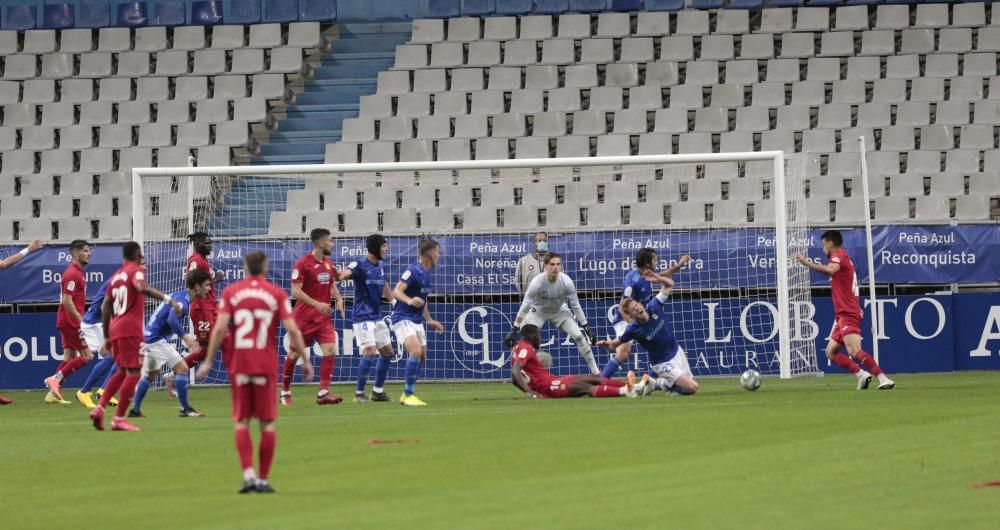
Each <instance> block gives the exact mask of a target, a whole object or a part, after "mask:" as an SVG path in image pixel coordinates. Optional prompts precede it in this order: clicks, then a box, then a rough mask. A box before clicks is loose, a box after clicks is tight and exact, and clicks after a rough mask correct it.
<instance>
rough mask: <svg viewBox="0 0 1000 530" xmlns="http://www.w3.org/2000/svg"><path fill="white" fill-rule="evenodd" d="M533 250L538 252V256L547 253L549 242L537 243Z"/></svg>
mask: <svg viewBox="0 0 1000 530" xmlns="http://www.w3.org/2000/svg"><path fill="white" fill-rule="evenodd" d="M535 250H536V251H538V253H539V254H544V253H546V252H548V251H549V242H548V241H539V242H538V243H535Z"/></svg>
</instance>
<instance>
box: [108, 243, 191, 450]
mask: <svg viewBox="0 0 1000 530" xmlns="http://www.w3.org/2000/svg"><path fill="white" fill-rule="evenodd" d="M122 257H123V258H124V260H125V262H124V263H123V264H122V266H121V268H119V269H118V270H117V271H115V273H114V275H112V276H111V280H110V282H109V283H108V292H107V294H106V295H105V296H104V304H103V305H102V306H101V320H102V323H103V325H104V347H103V348H102V349H101V353H102V354H107V353H108V351H109V350H110V351H111V353H112V355H114V356H115V364H117V365H118V368H119V370H118V372H116V373H115V375H114V376H112V377H111V380H110V381H108V383H107V387H106V388H105V392H104V394H102V395H101V403H100V405H98V407H97V408H95V409H93V410H91V411H90V420H91V421H92V422H93V423H94V428H96V429H97V430H99V431H103V430H104V407H106V406H107V405H108V402H109V401H111V398H112V397H113V396H114V395H115V394H116V393H117V392H118V390H119V389H121V395H120V396H119V397H118V409H117V411H116V412H115V416H114V418H112V419H111V430H112V431H138V430H140V429H139V428H138V427H136V426H134V425H132V424H131V423H129V422H128V420H127V419H125V415H126V414H127V413H128V406H129V402H130V401H132V396H133V395H134V394H135V385H136V384H137V383H138V382H139V377H140V374H139V369H140V368H141V367H142V355H141V354H140V353H139V346H140V344H142V339H143V335H144V333H145V315H144V311H145V305H146V297H147V296H149V297H151V298H155V299H157V300H162V301H164V302H166V303H168V304H170V306H171V307H173V308H174V311H175V312H176V313H177V315H178V316H180V315H181V314H182V312H183V310H184V307H183V306H182V305H181V304H180V302H178V301H176V300H173V299H171V298H170V296H168V295H165V294H163V293H161V292H160V291H158V290H156V289H154V288H152V287H151V286H149V284H147V283H146V268H145V267H143V264H144V263H145V257H144V256H143V255H142V247H141V246H140V245H139V243H136V242H135V241H129V242H127V243H125V244H124V245H122Z"/></svg>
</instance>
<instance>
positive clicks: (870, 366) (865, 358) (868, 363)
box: [841, 350, 882, 377]
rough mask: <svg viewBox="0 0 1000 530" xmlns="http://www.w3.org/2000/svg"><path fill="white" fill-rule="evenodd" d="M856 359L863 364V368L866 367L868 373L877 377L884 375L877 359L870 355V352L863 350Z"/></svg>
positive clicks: (855, 355) (857, 354)
mask: <svg viewBox="0 0 1000 530" xmlns="http://www.w3.org/2000/svg"><path fill="white" fill-rule="evenodd" d="M841 355H843V354H841ZM854 359H855V360H857V361H858V362H859V363H861V366H864V367H865V370H868V372H869V373H870V374H872V375H874V376H875V377H878V376H880V375H882V369H881V368H879V366H878V363H877V362H875V358H874V357H872V356H871V355H868V352H866V351H865V350H861V351H859V352H858V353H856V354H854Z"/></svg>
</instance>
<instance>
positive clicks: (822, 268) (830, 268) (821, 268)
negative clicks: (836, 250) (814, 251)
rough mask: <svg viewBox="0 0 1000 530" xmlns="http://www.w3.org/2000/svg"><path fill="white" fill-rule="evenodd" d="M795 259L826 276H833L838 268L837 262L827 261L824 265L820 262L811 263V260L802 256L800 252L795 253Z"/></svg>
mask: <svg viewBox="0 0 1000 530" xmlns="http://www.w3.org/2000/svg"><path fill="white" fill-rule="evenodd" d="M795 261H798V262H799V263H801V264H802V265H805V266H806V267H809V268H810V269H812V270H814V271H816V272H818V273H820V274H826V275H827V276H833V275H834V274H836V273H837V271H839V270H840V264H839V263H833V262H831V263H827V264H826V265H824V264H822V263H813V262H812V261H809V258H807V257H805V256H803V255H802V253H801V252H796V253H795Z"/></svg>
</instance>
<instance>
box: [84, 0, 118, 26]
mask: <svg viewBox="0 0 1000 530" xmlns="http://www.w3.org/2000/svg"><path fill="white" fill-rule="evenodd" d="M110 25H111V6H110V5H109V4H107V3H105V2H81V3H80V4H79V10H78V11H77V13H76V27H78V28H104V27H107V26H110Z"/></svg>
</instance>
